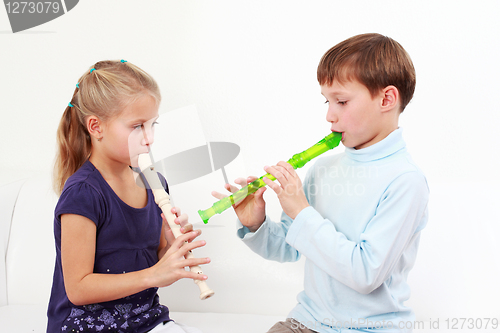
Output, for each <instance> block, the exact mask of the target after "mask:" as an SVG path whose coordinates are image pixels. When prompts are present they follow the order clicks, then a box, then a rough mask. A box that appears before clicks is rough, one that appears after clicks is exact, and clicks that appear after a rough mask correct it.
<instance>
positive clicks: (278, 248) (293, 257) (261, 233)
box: [237, 213, 300, 262]
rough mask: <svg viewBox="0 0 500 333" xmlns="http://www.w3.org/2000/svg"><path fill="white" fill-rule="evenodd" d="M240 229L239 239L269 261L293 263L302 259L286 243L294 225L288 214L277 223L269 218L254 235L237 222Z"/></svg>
mask: <svg viewBox="0 0 500 333" xmlns="http://www.w3.org/2000/svg"><path fill="white" fill-rule="evenodd" d="M237 223H238V225H239V229H238V231H237V235H238V237H240V238H241V239H242V240H243V242H244V243H245V244H246V245H247V246H248V247H249V248H250V249H251V250H252V251H254V252H255V253H257V254H258V255H260V256H262V257H263V258H265V259H268V260H274V261H278V262H292V261H297V260H299V259H300V253H299V252H298V251H297V250H296V249H295V248H294V247H292V246H290V245H289V244H288V243H287V242H286V235H287V232H288V229H289V228H290V226H291V224H292V219H290V218H289V217H288V216H287V215H286V214H284V213H283V218H282V221H281V222H279V223H275V222H273V221H271V220H270V219H269V218H268V216H266V220H265V221H264V223H263V224H262V225H261V226H260V228H259V229H258V230H257V231H256V232H254V233H252V232H250V231H249V230H248V228H247V227H245V226H243V225H241V222H240V221H238V222H237Z"/></svg>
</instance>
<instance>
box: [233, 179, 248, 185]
mask: <svg viewBox="0 0 500 333" xmlns="http://www.w3.org/2000/svg"><path fill="white" fill-rule="evenodd" d="M247 179H248V178H247ZM247 179H245V178H237V179H235V180H234V182H235V183H236V184H238V185H240V186H241V187H245V186H247Z"/></svg>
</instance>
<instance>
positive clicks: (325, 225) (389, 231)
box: [286, 172, 428, 294]
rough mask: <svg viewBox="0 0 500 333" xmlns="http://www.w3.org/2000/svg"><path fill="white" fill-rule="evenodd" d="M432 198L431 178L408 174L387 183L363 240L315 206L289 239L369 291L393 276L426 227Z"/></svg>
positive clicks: (327, 267) (342, 277) (342, 278)
mask: <svg viewBox="0 0 500 333" xmlns="http://www.w3.org/2000/svg"><path fill="white" fill-rule="evenodd" d="M427 201H428V188H427V183H426V181H425V178H424V177H423V176H422V175H421V174H419V173H416V172H409V173H405V174H403V175H401V176H399V177H398V178H396V179H395V180H394V181H393V182H392V183H391V185H390V186H389V187H388V188H387V190H386V191H385V193H384V195H383V197H382V198H381V200H380V202H379V205H378V207H377V210H376V213H375V216H374V217H373V218H372V219H371V220H370V221H369V223H368V224H367V226H366V229H365V230H364V232H363V233H362V234H361V235H360V238H359V241H358V242H354V241H351V240H348V239H347V238H346V237H345V235H344V234H342V233H340V232H338V231H337V230H336V229H335V226H334V224H333V223H332V222H331V221H329V220H327V219H324V218H323V217H322V216H321V215H320V214H319V213H318V212H317V211H316V210H315V209H314V208H312V207H308V208H306V209H304V210H303V211H301V212H300V213H299V214H298V215H297V217H296V219H295V220H294V222H293V224H292V225H291V226H290V228H289V230H288V233H287V235H286V241H287V242H288V243H289V244H290V245H291V246H293V247H294V248H296V249H297V250H298V251H300V253H302V254H303V255H305V256H306V257H307V258H308V259H310V260H312V261H313V262H314V263H315V264H316V265H317V266H318V267H320V268H322V269H323V270H324V271H325V272H326V273H327V274H328V275H330V276H332V277H333V278H335V279H337V280H339V281H340V282H342V283H344V284H345V285H347V286H349V287H351V288H353V289H354V290H356V291H358V292H360V293H363V294H368V293H370V292H372V291H373V290H375V289H376V288H378V287H379V286H380V285H381V284H382V283H383V282H384V281H385V280H387V278H388V277H389V276H390V274H391V271H392V270H393V269H394V267H395V265H396V264H397V263H398V261H399V260H400V258H401V255H402V254H403V252H404V251H405V250H406V248H407V247H408V246H409V245H410V244H411V243H412V242H413V241H414V240H415V237H416V236H417V234H418V232H419V231H420V229H421V228H423V227H424V223H425V221H426V215H427Z"/></svg>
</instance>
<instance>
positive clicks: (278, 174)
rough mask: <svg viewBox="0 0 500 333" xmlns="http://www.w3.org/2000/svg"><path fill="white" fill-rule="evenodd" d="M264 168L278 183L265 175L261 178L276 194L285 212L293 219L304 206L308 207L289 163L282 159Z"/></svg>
mask: <svg viewBox="0 0 500 333" xmlns="http://www.w3.org/2000/svg"><path fill="white" fill-rule="evenodd" d="M264 170H266V172H268V173H270V174H271V175H273V176H274V177H275V178H276V180H277V181H278V182H279V185H278V184H277V183H275V182H273V181H272V180H270V179H269V178H267V177H264V178H263V180H264V182H265V183H266V184H267V186H269V187H270V188H271V189H272V190H273V191H274V192H276V194H277V195H278V199H279V201H280V204H281V208H283V211H284V212H285V214H286V215H288V216H289V217H290V218H291V219H292V220H295V218H296V217H297V215H298V214H299V213H300V212H301V211H302V210H303V209H304V208H306V207H309V203H308V202H307V199H306V195H305V193H304V189H303V188H302V181H301V180H300V178H299V175H297V172H295V170H294V169H293V167H292V166H291V165H290V164H289V163H287V162H283V161H281V162H279V163H278V165H275V166H272V167H269V166H266V167H264ZM280 185H281V186H280Z"/></svg>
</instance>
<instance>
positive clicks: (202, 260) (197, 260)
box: [182, 257, 211, 267]
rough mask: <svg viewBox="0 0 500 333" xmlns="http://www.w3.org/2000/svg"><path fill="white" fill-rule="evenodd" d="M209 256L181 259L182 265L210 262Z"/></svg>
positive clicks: (188, 265)
mask: <svg viewBox="0 0 500 333" xmlns="http://www.w3.org/2000/svg"><path fill="white" fill-rule="evenodd" d="M210 261H211V260H210V258H208V257H207V258H189V259H184V260H183V261H182V267H193V266H199V265H205V264H208V263H210Z"/></svg>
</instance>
